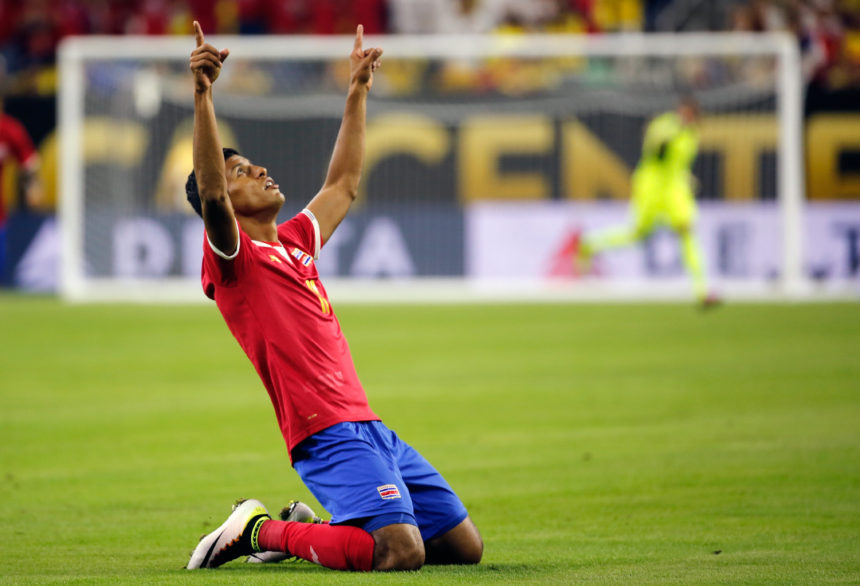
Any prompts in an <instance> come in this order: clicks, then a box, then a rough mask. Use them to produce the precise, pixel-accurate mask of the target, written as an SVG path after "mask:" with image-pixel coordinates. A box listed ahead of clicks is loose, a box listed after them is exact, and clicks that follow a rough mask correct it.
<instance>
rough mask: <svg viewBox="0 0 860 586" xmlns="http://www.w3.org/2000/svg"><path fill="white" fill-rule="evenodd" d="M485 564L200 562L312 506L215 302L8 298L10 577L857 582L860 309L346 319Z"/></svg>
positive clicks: (380, 314) (5, 479) (3, 570)
mask: <svg viewBox="0 0 860 586" xmlns="http://www.w3.org/2000/svg"><path fill="white" fill-rule="evenodd" d="M338 315H339V316H340V319H341V323H342V325H343V327H344V330H345V332H346V334H347V337H348V338H349V340H350V344H351V346H352V349H353V354H354V357H355V360H356V363H357V367H358V371H359V374H360V375H361V377H362V380H363V382H364V385H365V388H366V390H367V392H368V395H369V397H370V401H371V405H372V406H373V407H374V408H375V410H376V411H377V413H379V414H380V415H381V416H382V417H383V419H384V420H385V421H386V422H387V423H388V425H389V426H391V427H392V428H394V429H395V430H397V431H398V432H399V433H400V434H401V436H402V437H403V438H404V439H406V440H407V441H409V442H410V443H412V444H413V445H415V446H416V447H417V448H418V449H419V450H421V451H422V452H423V453H424V454H425V455H426V456H427V457H428V458H429V459H430V461H431V462H433V463H434V464H435V465H436V466H437V467H438V468H439V469H440V470H441V471H442V473H443V474H444V475H445V476H446V477H447V478H448V480H449V481H450V482H451V484H452V485H453V486H454V488H455V489H456V490H457V491H458V493H459V494H460V496H461V497H462V498H463V500H464V501H465V503H466V505H467V507H469V509H470V512H471V514H472V516H473V518H474V519H475V521H476V523H477V524H478V527H479V528H480V529H481V531H482V534H483V537H484V541H485V544H486V549H485V557H484V562H483V563H482V564H480V565H479V566H476V567H466V568H458V567H426V568H424V569H422V570H421V571H420V572H417V573H408V574H386V575H379V574H376V575H357V574H340V573H335V572H332V571H329V570H325V569H323V568H319V567H317V566H314V565H312V564H308V563H300V564H281V565H277V566H268V567H258V566H254V567H249V566H247V565H245V564H242V563H240V562H232V563H230V564H228V565H227V566H224V567H223V568H221V569H218V570H214V571H208V570H206V571H198V572H188V571H186V570H183V569H182V568H183V566H184V564H185V563H186V562H187V559H188V555H189V553H190V551H191V550H192V548H193V546H194V545H195V543H196V541H197V538H198V537H199V536H200V534H202V533H204V532H208V531H210V530H212V529H213V528H214V527H215V526H217V525H218V524H220V523H221V521H222V520H223V519H224V518H225V517H226V515H227V514H228V513H229V506H230V504H231V503H232V501H233V500H234V499H236V498H238V497H255V498H259V499H261V500H262V501H263V502H264V503H266V504H267V505H268V506H269V507H270V509H272V510H278V509H279V508H280V507H281V506H282V505H283V504H285V503H286V502H287V501H288V500H289V499H290V498H296V497H298V498H301V499H303V500H307V501H308V502H309V503H310V504H312V505H314V506H316V502H315V501H314V500H313V498H312V497H311V496H310V495H309V493H308V492H307V490H306V489H305V488H304V487H303V485H302V484H301V482H300V481H299V479H298V477H297V476H296V475H295V473H294V472H293V471H292V470H291V469H290V467H289V464H288V460H287V455H286V450H285V448H284V445H283V441H282V439H281V437H280V435H279V433H278V431H277V427H276V425H275V419H274V415H273V413H272V411H271V407H270V405H269V402H268V398H267V396H266V394H265V391H264V390H263V388H262V386H261V384H260V383H259V381H258V379H257V377H256V374H255V373H254V371H253V368H252V367H251V365H250V363H248V362H247V360H246V359H245V357H244V355H243V354H242V352H241V351H240V349H239V347H238V345H237V344H236V342H235V341H234V340H233V338H232V337H231V336H230V334H229V332H228V331H227V328H226V326H225V325H224V324H223V322H222V320H221V318H220V316H219V315H218V313H217V310H216V309H215V308H214V307H213V306H210V305H193V306H166V307H148V306H133V305H107V306H66V305H63V304H62V303H60V302H58V301H56V300H53V299H32V298H23V297H18V296H10V295H6V296H2V297H0V388H2V390H0V523H2V525H0V526H2V530H3V537H2V539H0V583H14V584H27V583H33V584H45V583H82V584H90V583H93V584H115V583H146V584H223V583H231V584H270V583H273V582H275V581H280V582H290V583H301V584H314V583H320V584H322V583H325V584H328V583H366V584H371V583H372V584H376V583H398V584H400V583H425V584H441V583H458V582H468V583H480V584H492V583H499V584H517V583H621V584H666V583H679V584H681V583H684V584H702V583H720V584H744V583H746V584H762V583H768V584H780V583H784V584H826V583H857V582H860V305H858V304H847V303H846V304H821V305H818V304H810V305H766V304H748V305H745V304H729V305H727V306H725V307H722V308H719V309H718V310H716V311H713V312H710V313H700V312H697V311H696V310H694V309H693V308H692V307H689V306H687V305H671V304H667V305H661V304H656V305H635V304H631V305H563V304H546V305H489V306H482V305H463V306H438V307H426V306H409V305H403V306H394V307H382V306H343V307H339V308H338Z"/></svg>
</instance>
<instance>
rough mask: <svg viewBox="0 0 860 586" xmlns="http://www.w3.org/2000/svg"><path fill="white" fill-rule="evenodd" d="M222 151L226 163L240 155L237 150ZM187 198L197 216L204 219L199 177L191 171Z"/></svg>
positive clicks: (186, 186)
mask: <svg viewBox="0 0 860 586" xmlns="http://www.w3.org/2000/svg"><path fill="white" fill-rule="evenodd" d="M221 150H222V152H223V153H224V160H225V161H226V160H227V159H229V158H230V157H232V156H233V155H238V154H240V153H239V151H237V150H236V149H221ZM185 198H186V199H187V200H188V203H190V204H191V207H192V208H194V211H195V212H197V215H198V216H200V217H201V218H202V217H203V206H202V204H201V203H200V192H199V191H197V175H195V174H194V171H191V173H190V174H189V175H188V180H187V181H186V182H185Z"/></svg>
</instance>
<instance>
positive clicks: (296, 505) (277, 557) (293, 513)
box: [245, 501, 322, 564]
mask: <svg viewBox="0 0 860 586" xmlns="http://www.w3.org/2000/svg"><path fill="white" fill-rule="evenodd" d="M278 516H279V517H280V519H281V521H294V522H296V523H322V519H320V518H319V517H317V516H316V514H315V513H314V512H313V509H311V508H310V507H309V506H307V505H306V504H305V503H302V502H299V501H290V504H289V505H287V506H286V507H284V508H283V509H281V514H280V515H278ZM295 557H296V556H294V555H292V554H290V553H286V552H283V551H260V552H255V553H252V554H250V555H249V556H248V559H246V560H245V561H246V562H248V563H249V564H276V563H278V562H282V561H284V560H287V559H290V558H295ZM296 559H298V558H296Z"/></svg>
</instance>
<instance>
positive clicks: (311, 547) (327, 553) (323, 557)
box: [258, 521, 375, 572]
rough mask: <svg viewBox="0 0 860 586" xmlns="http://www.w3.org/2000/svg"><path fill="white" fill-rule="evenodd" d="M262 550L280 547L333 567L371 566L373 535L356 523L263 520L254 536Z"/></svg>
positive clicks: (280, 549)
mask: <svg viewBox="0 0 860 586" xmlns="http://www.w3.org/2000/svg"><path fill="white" fill-rule="evenodd" d="M258 543H259V545H260V549H261V550H263V551H283V552H288V553H290V554H292V555H295V556H298V557H300V558H302V559H304V560H308V561H311V562H314V563H315V564H319V565H321V566H324V567H326V568H331V569H333V570H358V571H361V572H369V571H371V570H372V569H373V548H374V545H375V544H374V541H373V536H372V535H371V534H370V533H368V532H367V531H365V530H364V529H359V528H358V527H349V526H346V525H326V524H319V523H297V522H294V521H266V522H265V523H263V526H262V527H261V528H260V536H259V538H258Z"/></svg>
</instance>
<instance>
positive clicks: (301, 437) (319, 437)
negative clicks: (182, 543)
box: [186, 22, 483, 571]
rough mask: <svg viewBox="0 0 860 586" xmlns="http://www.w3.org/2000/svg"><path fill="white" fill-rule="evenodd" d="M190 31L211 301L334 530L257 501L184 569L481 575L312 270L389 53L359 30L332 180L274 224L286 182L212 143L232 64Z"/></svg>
mask: <svg viewBox="0 0 860 586" xmlns="http://www.w3.org/2000/svg"><path fill="white" fill-rule="evenodd" d="M194 28H195V33H196V37H197V48H196V49H194V51H193V52H192V54H191V71H192V72H193V74H194V84H195V91H194V172H193V173H192V174H191V175H190V176H189V178H188V184H187V185H186V192H187V194H188V200H189V202H190V203H191V205H192V207H194V209H195V211H196V212H197V213H198V214H200V216H201V217H202V218H203V223H204V225H205V228H206V238H205V242H204V243H203V249H204V253H203V275H202V281H203V290H204V292H205V293H206V295H207V296H208V297H210V298H211V299H214V300H215V303H216V304H217V306H218V309H219V310H220V311H221V314H222V315H223V317H224V320H225V321H226V322H227V325H228V327H229V328H230V331H231V332H232V333H233V335H234V336H235V337H236V339H237V340H238V342H239V345H240V346H241V347H242V349H243V350H244V351H245V353H246V354H247V355H248V358H249V359H250V360H251V362H252V363H253V364H254V367H255V368H256V369H257V373H258V374H259V375H260V378H261V379H262V381H263V384H264V386H265V387H266V390H267V391H268V393H269V397H270V399H271V401H272V404H273V406H274V408H275V414H276V416H277V420H278V424H279V426H280V428H281V433H282V434H283V436H284V440H285V441H286V443H287V448H288V450H289V454H290V458H291V460H292V463H293V467H294V468H295V469H296V471H297V472H298V474H299V476H300V477H301V479H302V481H303V482H304V483H305V485H306V486H307V487H308V488H309V489H310V491H311V492H312V493H313V494H314V496H315V497H316V498H317V499H318V500H319V502H320V504H322V506H323V507H325V508H326V510H327V511H328V512H329V513H331V514H332V518H331V521H330V522H329V523H322V522H320V521H319V519H318V518H316V517H315V515H314V514H313V512H312V511H311V510H310V509H309V508H308V506H307V505H304V504H302V503H295V502H294V503H292V504H291V506H290V507H289V508H285V509H284V511H282V513H281V519H283V520H272V519H271V517H270V516H269V514H268V512H267V510H266V508H265V507H264V506H263V504H262V503H261V502H259V501H257V500H245V501H240V502H239V503H237V505H236V506H235V507H234V510H233V513H232V514H231V515H230V516H229V517H228V518H227V520H226V521H225V522H224V523H223V524H222V525H221V526H220V527H219V528H218V529H216V530H215V531H213V532H212V533H210V534H209V535H206V536H204V537H203V538H202V539H201V541H200V543H199V544H198V546H197V548H196V549H195V550H194V552H193V553H192V555H191V560H190V561H189V562H188V566H187V567H188V568H189V569H195V568H214V567H217V566H220V565H221V564H224V563H225V562H228V561H230V560H232V559H235V558H237V557H240V556H249V558H248V561H279V560H282V559H285V558H286V557H289V556H295V557H298V558H302V559H305V560H310V561H313V562H315V563H317V564H320V565H322V566H325V567H327V568H333V569H338V570H362V571H370V570H416V569H418V568H420V567H421V566H422V565H423V564H425V563H428V564H431V563H435V564H474V563H478V562H479V561H480V559H481V556H482V553H483V544H482V541H481V537H480V535H479V533H478V530H477V528H476V527H475V525H474V523H473V522H472V520H471V519H470V518H469V516H468V513H467V511H466V508H465V507H464V506H463V503H462V502H461V501H460V499H459V498H458V497H457V495H456V494H455V493H454V491H453V490H452V489H451V488H450V486H449V485H448V483H447V482H446V481H445V479H444V478H442V476H441V475H440V474H439V473H438V472H437V471H436V470H435V469H434V468H433V467H432V466H431V465H430V464H429V463H428V462H427V460H425V459H424V458H423V457H422V456H421V455H420V454H419V453H418V452H417V451H416V450H415V449H413V448H412V447H410V446H409V445H408V444H406V443H404V442H403V441H402V440H401V439H400V438H399V437H398V436H397V435H396V434H395V433H394V432H393V431H391V430H390V429H388V428H387V427H386V426H385V425H384V424H383V423H382V422H381V421H380V420H379V417H377V416H376V415H375V414H374V413H373V411H372V410H371V409H370V407H369V405H368V403H367V396H366V395H365V393H364V389H363V388H362V386H361V383H360V382H359V380H358V375H357V374H356V371H355V366H354V365H353V362H352V356H351V355H350V351H349V346H348V345H347V342H346V339H345V338H344V336H343V332H342V331H341V329H340V324H339V323H338V320H337V318H336V317H335V315H334V311H333V310H332V306H331V303H330V302H329V299H328V295H327V294H326V290H325V288H324V287H323V285H322V283H321V282H320V280H319V274H318V272H317V269H316V266H315V265H314V260H315V259H316V258H317V257H318V255H319V252H320V248H321V247H322V246H323V245H324V244H325V243H326V242H327V241H328V240H329V238H331V235H332V232H333V231H334V230H335V228H337V226H338V224H340V222H341V220H342V219H343V218H344V216H345V215H346V213H347V211H348V210H349V208H350V205H351V204H352V202H353V200H354V199H355V196H356V192H357V189H358V182H359V177H360V173H361V166H362V160H363V157H364V135H365V116H366V102H367V94H368V92H369V91H370V88H371V86H372V84H373V71H374V70H375V69H376V68H377V67H378V66H379V57H380V56H381V55H382V49H378V48H374V49H364V48H363V47H362V41H363V29H362V27H361V26H360V25H359V27H358V29H357V30H356V36H355V44H354V47H353V50H352V53H351V55H350V72H351V73H350V84H349V91H348V93H347V97H346V107H345V110H344V114H343V120H342V122H341V127H340V131H339V133H338V136H337V139H336V142H335V145H334V152H333V154H332V157H331V162H330V164H329V168H328V174H327V175H326V178H325V182H324V184H323V186H322V188H321V190H320V191H319V192H318V193H317V194H316V196H315V197H314V198H313V199H312V200H311V201H310V203H308V204H307V207H306V208H305V209H303V210H302V211H301V212H299V213H298V214H296V215H295V216H294V217H293V218H292V219H290V220H288V221H286V222H284V223H282V224H277V223H276V218H277V215H278V212H279V211H280V209H281V206H282V205H283V204H284V195H283V194H282V193H281V191H280V188H279V186H278V184H277V183H275V181H274V179H273V178H271V177H269V175H268V173H267V171H266V169H265V168H264V167H261V166H259V165H256V164H254V163H252V162H251V161H249V160H248V159H247V158H245V157H243V156H242V155H240V154H239V153H237V152H236V151H234V150H232V149H222V147H221V142H220V139H219V137H218V130H217V125H216V119H215V109H214V106H213V101H212V99H213V98H212V87H213V83H214V82H215V81H216V80H217V79H218V75H219V73H220V72H221V65H222V64H223V62H224V60H225V59H226V58H227V56H228V54H229V52H228V51H227V50H226V49H224V50H221V51H219V50H218V49H216V48H214V47H213V46H212V45H209V44H207V43H206V42H205V41H204V38H203V31H202V30H201V29H200V25H199V24H198V23H197V22H195V23H194Z"/></svg>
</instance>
